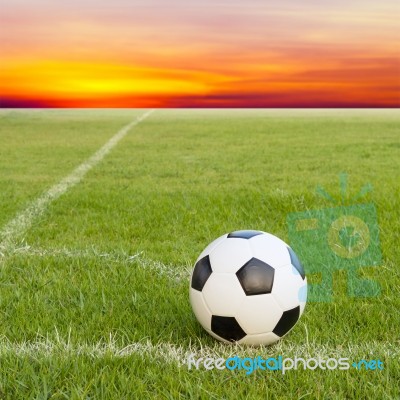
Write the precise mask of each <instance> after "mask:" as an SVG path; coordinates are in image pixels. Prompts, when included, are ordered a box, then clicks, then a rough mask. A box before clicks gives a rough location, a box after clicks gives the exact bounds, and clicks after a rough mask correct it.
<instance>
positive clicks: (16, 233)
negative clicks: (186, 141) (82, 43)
mask: <svg viewBox="0 0 400 400" xmlns="http://www.w3.org/2000/svg"><path fill="white" fill-rule="evenodd" d="M152 112H153V111H152V110H151V111H147V112H146V113H144V114H143V115H141V116H140V117H138V118H136V119H135V120H133V121H132V122H130V123H129V124H128V125H126V126H124V127H123V128H122V129H121V130H119V131H118V132H117V133H116V134H115V135H114V136H113V137H112V138H111V139H110V140H109V141H108V142H107V143H106V144H105V145H104V146H103V147H101V148H100V149H99V150H98V151H97V152H96V153H94V154H93V155H92V156H91V157H90V158H88V159H87V160H86V161H85V162H83V163H82V164H81V165H79V166H78V167H77V168H75V169H74V170H73V171H72V172H71V173H70V174H69V175H68V176H66V177H65V178H63V179H62V180H61V181H60V182H58V183H57V184H55V185H54V186H52V187H51V188H50V189H49V190H48V191H47V192H45V193H43V194H42V195H41V196H40V197H39V198H37V199H36V200H34V201H33V202H32V203H31V204H30V205H29V206H28V207H27V208H26V209H25V210H24V211H22V212H21V213H19V214H18V215H17V216H16V217H15V218H14V219H12V220H11V221H10V222H9V223H8V224H7V225H6V226H5V227H4V228H3V229H2V230H1V231H0V240H1V242H0V255H1V252H2V251H3V252H6V251H7V250H8V249H9V248H10V247H12V246H13V244H14V243H13V242H14V241H15V240H16V239H17V238H18V237H20V236H22V235H23V234H24V233H25V232H26V231H27V230H28V229H29V228H30V227H31V226H32V223H33V220H34V219H35V218H37V217H38V216H39V215H41V214H42V213H43V212H44V211H45V210H46V208H47V207H48V205H49V204H50V203H51V202H52V201H54V200H56V199H58V198H59V197H60V196H61V195H63V194H64V193H65V192H66V191H67V190H68V189H70V188H72V187H73V186H75V185H76V184H78V183H79V182H80V181H81V180H82V178H83V177H84V176H85V175H86V173H87V172H88V171H90V170H91V169H92V168H93V167H94V166H95V165H97V164H98V163H99V162H100V161H101V160H102V159H103V158H104V157H105V156H106V155H107V154H108V153H109V152H110V151H111V150H112V149H113V148H114V147H115V146H116V145H117V143H118V142H119V141H120V140H121V139H122V138H123V137H124V136H125V135H126V134H127V133H128V132H129V130H130V129H132V128H133V127H134V126H135V125H137V124H139V123H140V122H142V121H143V120H144V119H145V118H147V117H148V116H149V115H150V114H151V113H152ZM3 255H4V254H3Z"/></svg>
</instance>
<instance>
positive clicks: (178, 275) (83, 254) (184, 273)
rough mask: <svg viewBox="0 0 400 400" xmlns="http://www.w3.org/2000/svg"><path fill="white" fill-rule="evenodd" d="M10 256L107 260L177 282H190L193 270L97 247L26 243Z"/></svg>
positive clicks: (141, 253)
mask: <svg viewBox="0 0 400 400" xmlns="http://www.w3.org/2000/svg"><path fill="white" fill-rule="evenodd" d="M8 254H9V255H13V254H15V255H18V254H21V255H26V256H33V257H66V258H89V259H96V258H98V259H104V260H107V262H110V263H129V264H136V265H138V266H139V267H140V268H144V269H148V270H150V271H153V272H154V273H156V274H157V275H160V276H165V277H166V278H168V279H172V280H175V281H180V280H188V279H189V276H190V274H191V269H192V267H191V266H190V265H186V266H174V265H171V264H164V263H162V262H161V261H155V260H151V259H149V258H147V257H145V255H144V253H143V252H139V253H136V254H130V253H127V252H126V251H123V250H122V251H114V252H112V253H107V252H104V251H101V250H99V249H96V248H95V247H88V248H86V249H83V250H80V249H67V248H56V249H44V248H40V247H31V246H30V245H28V244H26V243H24V244H23V245H22V246H21V247H15V248H13V249H12V250H10V251H9V253H8Z"/></svg>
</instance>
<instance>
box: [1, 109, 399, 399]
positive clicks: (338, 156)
mask: <svg viewBox="0 0 400 400" xmlns="http://www.w3.org/2000/svg"><path fill="white" fill-rule="evenodd" d="M142 113H143V110H76V111H72V110H71V111H67V110H43V111H27V110H26V111H24V110H21V111H13V110H2V111H0V140H1V146H0V188H1V190H0V243H1V241H2V233H3V231H2V227H3V226H5V225H6V224H7V223H8V221H10V220H12V219H13V218H14V217H15V216H16V215H17V214H18V213H19V212H21V211H23V210H24V209H25V208H26V207H27V205H28V204H29V203H30V202H31V201H33V200H35V199H36V198H37V197H38V196H40V195H41V194H42V193H43V192H45V191H46V190H48V189H49V188H50V187H51V186H52V185H54V184H55V183H57V182H59V181H60V180H61V179H62V178H63V177H64V176H66V175H68V174H69V173H70V172H71V171H72V170H73V169H74V168H75V167H77V166H78V165H80V164H81V163H83V162H85V160H87V159H88V157H90V156H91V155H92V154H93V153H94V152H96V151H97V150H98V149H99V148H100V147H101V146H102V145H103V144H104V143H105V142H107V141H108V140H109V138H111V137H112V136H113V135H114V134H115V133H116V132H117V131H118V130H119V129H120V128H121V127H123V126H124V125H126V124H128V123H129V122H130V121H132V120H133V119H135V118H136V117H137V116H139V115H141V114H142ZM399 171H400V113H399V112H398V111H397V110H391V111H390V110H365V111H361V110H293V111H288V110H158V111H155V112H154V113H153V114H152V115H151V116H150V117H148V119H146V120H144V121H143V122H142V123H140V124H139V125H137V126H135V127H134V128H133V129H132V130H131V131H130V132H129V133H128V135H127V136H126V137H124V139H122V141H121V142H120V143H119V144H118V145H117V146H116V147H115V148H114V149H113V150H112V151H111V152H110V154H108V155H107V156H106V157H105V158H104V159H103V160H102V161H101V163H99V164H98V165H97V166H95V167H94V168H93V169H92V170H91V171H89V173H88V174H87V175H86V176H85V177H84V178H83V180H82V181H81V182H80V183H78V184H77V185H76V186H74V187H72V188H71V189H70V190H68V191H67V192H66V193H65V194H64V195H62V196H61V197H60V198H58V199H57V200H56V201H54V202H52V203H50V205H49V207H47V208H46V209H45V210H44V211H43V213H41V214H40V215H38V216H37V217H36V218H34V219H33V221H32V222H33V224H32V227H31V229H29V231H28V232H21V234H20V235H16V236H15V237H14V238H13V243H12V245H11V246H10V245H8V246H7V247H6V248H1V245H0V399H3V398H4V399H47V398H50V399H86V398H88V399H89V398H90V399H117V398H118V399H135V398H137V399H145V398H149V399H158V398H160V399H175V398H193V399H198V398H204V399H212V398H215V399H221V398H227V399H229V398H232V399H239V398H240V399H241V398H248V399H288V398H302V399H344V398H348V399H370V398H373V399H394V398H400V389H399V384H398V382H399V381H400V362H399V356H400V352H399V350H398V349H399V346H400V328H399V327H400V314H399V308H400V298H399V292H400V273H399V268H398V261H399V260H400V247H399V246H398V243H399V241H400V233H399V232H400V187H399V184H398V182H399V178H400V175H399ZM341 172H347V173H348V174H349V190H348V193H347V196H348V197H347V198H346V199H345V203H346V204H352V203H351V200H350V199H351V197H353V196H354V195H356V194H357V193H358V191H359V190H360V188H361V187H362V186H363V185H364V184H365V183H371V184H372V185H373V187H374V190H373V191H372V192H371V193H369V194H367V195H366V196H365V198H363V199H361V200H360V201H361V202H373V203H375V205H376V207H377V212H378V223H379V228H380V241H381V251H382V256H383V262H382V265H380V266H379V267H376V268H372V267H371V268H363V269H362V270H361V271H360V274H361V276H363V277H367V278H369V279H372V280H374V281H376V282H378V283H379V285H380V287H381V294H380V295H379V296H377V297H373V298H350V297H348V296H347V292H346V285H347V277H346V273H345V271H340V272H337V273H335V275H334V301H333V302H331V303H309V304H308V305H307V307H306V311H305V313H304V315H303V316H302V318H301V320H300V321H299V322H298V324H297V325H296V327H295V328H294V329H293V331H292V332H291V333H290V334H289V335H288V336H286V337H285V338H284V339H283V340H282V341H281V342H279V343H278V344H277V345H275V346H271V347H265V348H258V349H257V348H255V349H254V348H253V349H246V348H237V347H234V346H224V345H219V344H218V343H216V342H215V341H214V340H213V339H212V338H211V337H209V336H208V335H207V333H206V332H204V331H203V330H202V329H201V327H200V326H199V324H198V323H197V322H196V320H195V318H194V316H193V314H192V312H191V309H190V304H189V301H188V282H189V274H190V271H189V270H190V268H191V265H192V264H193V262H194V260H195V259H196V257H197V255H198V254H199V253H200V252H201V250H202V249H203V248H204V247H205V246H206V245H207V244H208V243H209V242H210V241H212V240H213V239H214V238H216V237H218V236H220V235H221V234H223V233H225V232H228V231H232V230H237V229H246V228H252V229H259V230H264V231H267V232H271V233H273V234H275V235H277V236H279V237H281V238H282V239H283V240H286V241H288V231H287V226H286V218H287V215H288V214H289V213H292V212H296V211H305V210H307V209H320V208H325V207H332V205H331V204H330V203H329V202H328V201H327V200H325V199H323V198H321V197H319V196H317V195H316V194H315V188H316V186H317V185H320V186H323V187H324V188H325V189H326V190H327V191H328V192H329V193H331V194H332V196H333V197H335V198H336V199H339V197H340V191H339V184H338V174H339V173H341ZM309 279H310V281H311V282H312V281H313V279H316V278H314V277H313V276H310V277H309ZM189 353H194V354H196V356H198V357H200V356H205V355H212V356H215V357H224V358H226V357H229V356H230V355H233V354H238V355H241V356H242V357H246V356H249V357H253V356H254V357H255V356H258V355H260V356H263V357H264V358H268V357H277V356H279V355H282V356H283V357H296V356H297V357H304V358H311V357H314V358H317V357H318V356H320V357H323V358H329V357H346V358H349V359H350V361H358V360H360V359H367V360H370V359H380V360H382V361H383V362H384V369H383V370H382V371H365V370H356V369H354V368H352V369H350V370H345V371H342V370H335V371H327V370H325V371H324V370H319V369H317V370H314V371H310V370H308V371H304V370H302V369H301V370H297V371H296V370H292V371H288V372H287V373H286V374H285V375H282V374H281V372H279V371H277V372H270V371H255V372H253V373H252V374H250V375H246V374H245V372H244V371H228V370H224V371H219V370H212V371H205V370H204V369H201V370H198V371H196V370H188V368H187V366H186V365H185V364H184V363H183V361H184V360H185V359H186V357H187V355H188V354H189Z"/></svg>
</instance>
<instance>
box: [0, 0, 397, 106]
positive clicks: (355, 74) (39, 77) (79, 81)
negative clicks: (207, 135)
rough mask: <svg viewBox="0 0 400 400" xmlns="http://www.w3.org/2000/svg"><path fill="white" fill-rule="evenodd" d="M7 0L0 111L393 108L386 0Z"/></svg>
mask: <svg viewBox="0 0 400 400" xmlns="http://www.w3.org/2000/svg"><path fill="white" fill-rule="evenodd" d="M265 3H266V2H265V1H261V0H250V1H249V2H246V3H244V2H239V0H233V1H230V2H228V1H216V2H215V1H214V2H212V1H211V0H205V1H202V2H201V3H200V2H199V1H191V2H190V1H185V2H184V1H183V0H175V1H170V2H169V3H168V4H166V2H165V1H164V2H162V1H160V0H148V1H146V2H144V1H128V0H116V1H114V2H112V3H110V2H106V1H105V0H97V1H95V0H81V1H78V0H70V1H69V2H68V3H64V4H55V2H54V1H50V0H30V1H29V2H28V0H5V6H4V7H3V10H2V11H1V14H0V20H1V29H0V39H1V53H0V64H1V68H0V102H1V107H398V106H399V105H400V58H399V54H400V47H399V43H400V32H399V29H398V22H397V21H398V19H399V6H398V4H397V3H396V2H395V1H394V0H382V2H381V3H377V2H372V1H371V0H366V1H360V0H348V1H344V0H338V1H337V2H335V4H330V3H328V4H327V3H325V4H321V2H320V1H317V0H306V1H305V2H303V3H302V4H301V5H299V3H298V2H295V1H293V0H282V1H280V2H277V1H274V2H270V4H265Z"/></svg>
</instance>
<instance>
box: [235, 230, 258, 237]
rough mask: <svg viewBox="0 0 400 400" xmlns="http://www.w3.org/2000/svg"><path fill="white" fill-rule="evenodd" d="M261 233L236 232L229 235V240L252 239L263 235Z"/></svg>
mask: <svg viewBox="0 0 400 400" xmlns="http://www.w3.org/2000/svg"><path fill="white" fill-rule="evenodd" d="M262 234H263V233H262V232H260V231H250V230H248V231H235V232H231V233H230V234H229V235H228V238H238V239H251V238H252V237H254V236H258V235H262Z"/></svg>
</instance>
